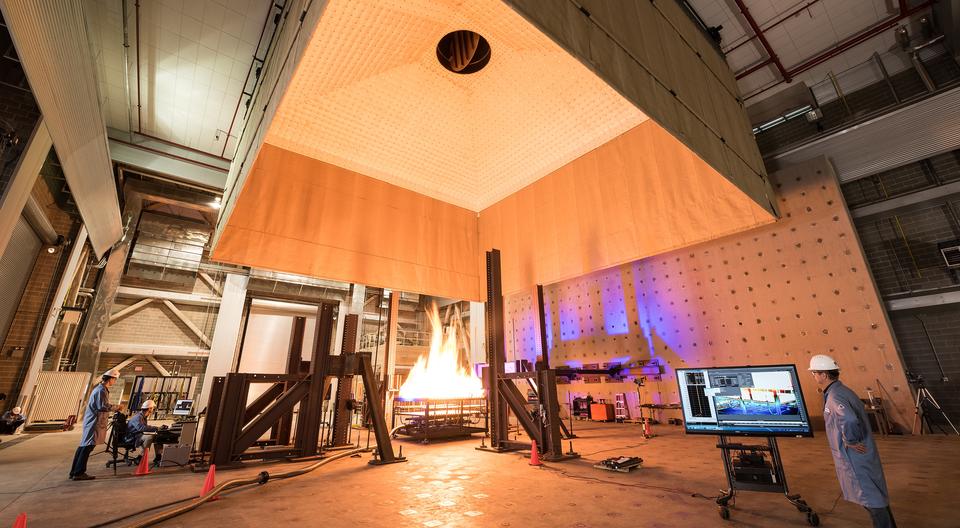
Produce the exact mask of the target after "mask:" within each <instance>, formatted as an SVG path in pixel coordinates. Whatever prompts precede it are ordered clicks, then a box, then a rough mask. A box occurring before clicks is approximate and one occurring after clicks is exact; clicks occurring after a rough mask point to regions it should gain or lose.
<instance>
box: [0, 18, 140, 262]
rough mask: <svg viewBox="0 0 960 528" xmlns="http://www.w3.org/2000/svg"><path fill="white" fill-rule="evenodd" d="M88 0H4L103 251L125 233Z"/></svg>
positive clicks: (96, 245) (76, 195)
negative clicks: (89, 32)
mask: <svg viewBox="0 0 960 528" xmlns="http://www.w3.org/2000/svg"><path fill="white" fill-rule="evenodd" d="M85 6H86V3H85V2H76V1H70V0H31V1H30V2H19V1H13V0H2V1H0V10H2V11H3V19H4V21H5V22H6V24H7V26H8V27H9V28H10V35H11V37H12V38H13V42H14V44H15V45H16V48H17V55H18V56H19V57H20V61H21V64H22V65H23V69H24V71H25V72H26V74H27V79H28V80H29V81H30V88H31V90H32V91H33V95H34V97H35V98H36V100H37V104H38V105H39V106H40V111H41V112H42V113H43V119H44V122H45V123H46V125H47V130H48V131H49V132H50V137H51V138H53V145H54V148H56V150H57V156H58V157H59V159H60V163H61V165H62V166H63V173H64V175H65V176H66V179H67V183H68V184H69V185H70V193H71V194H72V196H73V199H74V200H75V201H76V203H77V209H79V211H80V216H82V217H83V221H84V223H85V224H86V226H87V230H88V231H89V236H90V243H91V245H92V246H93V249H94V251H95V252H96V254H97V256H98V257H99V256H102V255H103V254H104V253H105V252H106V251H107V250H108V249H110V246H112V245H113V243H114V242H116V241H117V240H119V239H120V235H121V228H120V206H119V201H118V199H117V190H116V185H115V184H114V180H113V168H112V164H111V161H110V153H109V151H108V148H107V128H106V123H105V122H104V120H103V114H102V113H101V111H100V105H99V101H100V98H99V96H98V94H97V79H96V68H95V65H94V61H93V55H92V53H91V51H90V45H89V41H88V39H87V28H86V22H85V18H84V7H85Z"/></svg>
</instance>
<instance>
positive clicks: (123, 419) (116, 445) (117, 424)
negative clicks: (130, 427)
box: [107, 411, 137, 476]
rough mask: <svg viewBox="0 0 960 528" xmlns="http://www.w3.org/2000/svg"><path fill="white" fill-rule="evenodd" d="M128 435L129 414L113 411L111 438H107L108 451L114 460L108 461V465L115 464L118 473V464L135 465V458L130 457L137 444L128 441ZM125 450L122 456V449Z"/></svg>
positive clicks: (115, 471)
mask: <svg viewBox="0 0 960 528" xmlns="http://www.w3.org/2000/svg"><path fill="white" fill-rule="evenodd" d="M126 436H127V416H126V415H125V414H123V413H122V412H120V411H117V412H115V413H113V419H112V420H111V421H110V438H109V439H108V440H107V453H110V454H111V455H112V456H113V459H112V460H108V461H107V467H110V466H113V474H114V476H116V474H117V464H118V463H121V462H122V463H125V464H126V465H128V466H132V465H134V463H135V462H134V459H133V458H131V457H130V452H131V451H136V449H137V446H135V445H134V444H133V443H132V442H127V441H126ZM121 450H122V451H123V458H122V459H121V458H120V451H121Z"/></svg>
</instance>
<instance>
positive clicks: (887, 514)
mask: <svg viewBox="0 0 960 528" xmlns="http://www.w3.org/2000/svg"><path fill="white" fill-rule="evenodd" d="M864 508H866V510H867V512H869V513H870V520H871V521H873V528H897V523H896V522H895V521H894V520H893V512H891V511H890V506H887V507H885V508H867V507H866V506H864Z"/></svg>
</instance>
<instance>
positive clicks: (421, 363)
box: [399, 305, 484, 400]
mask: <svg viewBox="0 0 960 528" xmlns="http://www.w3.org/2000/svg"><path fill="white" fill-rule="evenodd" d="M427 317H428V318H429V319H430V328H431V335H430V352H429V353H428V354H425V355H424V354H421V355H420V357H419V358H417V362H416V364H414V366H413V368H412V369H411V370H410V374H409V375H408V376H407V380H406V381H405V382H404V384H403V385H402V386H401V387H400V394H399V398H400V399H402V400H415V399H429V400H453V399H465V398H483V397H484V390H483V383H482V382H481V381H480V378H478V377H477V376H476V374H474V372H473V371H472V369H471V368H470V362H469V361H468V360H466V358H462V356H461V350H465V351H469V350H470V336H469V335H468V333H467V331H466V329H465V328H464V327H463V323H462V319H461V318H460V312H459V310H455V311H454V317H452V318H451V321H452V324H450V325H449V326H447V328H446V329H444V327H443V325H442V323H441V321H440V313H439V311H438V310H437V306H436V305H431V307H430V309H429V310H427Z"/></svg>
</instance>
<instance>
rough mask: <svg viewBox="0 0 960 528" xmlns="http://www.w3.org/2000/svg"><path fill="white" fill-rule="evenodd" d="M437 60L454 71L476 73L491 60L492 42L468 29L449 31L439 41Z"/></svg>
mask: <svg viewBox="0 0 960 528" xmlns="http://www.w3.org/2000/svg"><path fill="white" fill-rule="evenodd" d="M437 60H439V61H440V64H441V65H442V66H443V67H444V68H446V69H447V70H449V71H452V72H453V73H460V74H467V73H475V72H478V71H480V70H482V69H483V67H484V66H486V65H487V63H488V62H490V43H488V42H487V39H485V38H483V37H482V36H481V35H480V34H479V33H474V32H473V31H470V30H467V29H461V30H459V31H454V32H452V33H447V34H446V35H444V36H443V38H442V39H440V42H439V43H437Z"/></svg>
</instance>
